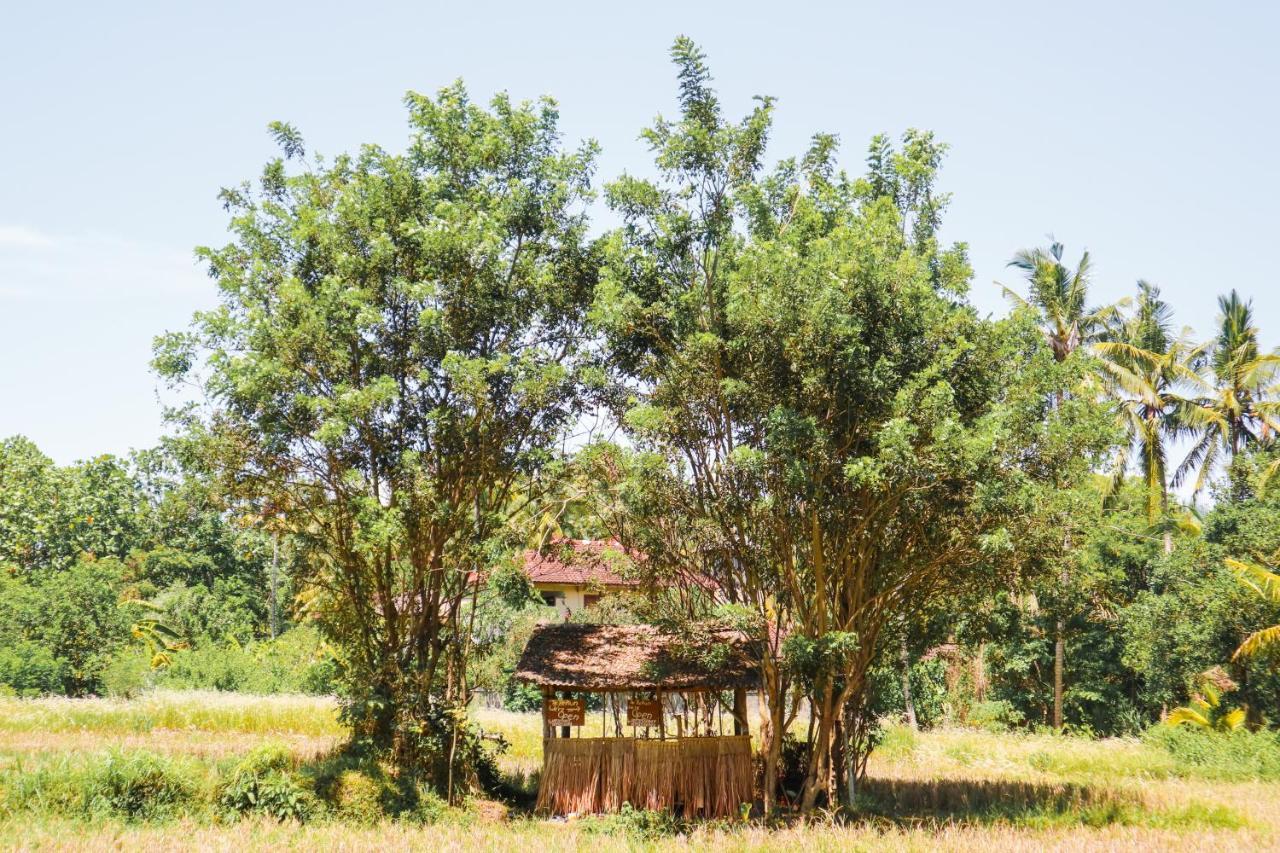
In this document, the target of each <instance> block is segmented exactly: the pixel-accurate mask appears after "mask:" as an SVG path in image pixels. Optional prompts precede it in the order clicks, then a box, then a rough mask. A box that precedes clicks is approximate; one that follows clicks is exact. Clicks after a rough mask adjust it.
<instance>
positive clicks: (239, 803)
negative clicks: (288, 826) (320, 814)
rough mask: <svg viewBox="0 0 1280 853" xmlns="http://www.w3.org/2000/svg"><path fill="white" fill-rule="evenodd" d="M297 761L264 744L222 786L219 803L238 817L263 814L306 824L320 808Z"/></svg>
mask: <svg viewBox="0 0 1280 853" xmlns="http://www.w3.org/2000/svg"><path fill="white" fill-rule="evenodd" d="M295 765H296V762H295V761H294V758H293V755H292V754H291V753H290V752H289V750H288V749H287V748H285V747H282V746H276V745H271V744H268V745H264V746H260V747H258V748H257V749H255V750H254V751H253V752H251V753H249V755H247V756H245V757H244V759H242V760H241V761H240V763H239V764H237V765H236V767H235V769H234V770H233V771H232V773H231V776H230V778H229V779H228V780H227V781H226V783H225V784H224V785H223V786H222V790H221V793H220V794H219V795H218V804H219V806H221V807H222V808H223V809H225V810H227V811H229V812H232V813H235V814H249V813H256V814H264V815H267V816H269V817H273V818H275V819H276V820H289V819H292V820H298V821H305V820H307V819H308V818H310V817H312V816H313V815H314V814H315V813H316V811H317V810H318V808H319V803H318V802H317V800H316V799H315V795H314V794H313V793H312V792H311V791H310V790H309V789H308V788H307V787H306V785H305V784H304V783H303V781H302V780H301V779H300V778H299V777H298V775H297V774H296V772H295V769H296V766H295Z"/></svg>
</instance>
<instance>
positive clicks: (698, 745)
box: [538, 735, 752, 817]
mask: <svg viewBox="0 0 1280 853" xmlns="http://www.w3.org/2000/svg"><path fill="white" fill-rule="evenodd" d="M544 747H545V763H544V766H543V770H542V782H541V785H540V787H539V789H538V811H539V812H541V813H543V814H593V813H597V812H609V811H617V810H618V809H619V808H621V806H622V804H623V803H631V804H632V805H633V806H636V807H638V808H646V809H670V810H672V811H675V812H679V813H681V814H683V815H685V816H689V817H693V816H699V817H732V816H735V815H737V814H738V809H739V807H740V806H741V804H742V803H746V802H750V801H751V797H752V788H751V785H752V767H751V738H750V737H748V736H746V735H740V736H730V737H694V738H673V739H671V740H635V739H630V738H568V739H561V738H550V739H548V740H547V741H546V742H545V744H544Z"/></svg>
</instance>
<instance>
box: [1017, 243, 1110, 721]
mask: <svg viewBox="0 0 1280 853" xmlns="http://www.w3.org/2000/svg"><path fill="white" fill-rule="evenodd" d="M1051 239H1052V238H1051ZM1064 252H1065V247H1064V246H1063V244H1061V243H1059V242H1057V241H1056V240H1054V241H1053V242H1051V243H1050V244H1049V248H1048V249H1044V248H1035V249H1022V250H1020V251H1019V252H1018V253H1017V254H1015V255H1014V256H1013V260H1011V261H1009V266H1011V267H1014V268H1015V269H1019V270H1021V271H1022V273H1023V275H1024V276H1025V277H1026V280H1027V286H1028V295H1027V297H1026V298H1025V299H1024V298H1023V297H1022V296H1020V295H1018V294H1017V293H1015V292H1014V291H1012V290H1010V289H1009V288H1007V287H1006V288H1004V292H1005V295H1006V296H1008V297H1009V299H1010V300H1011V301H1013V302H1014V303H1015V304H1018V305H1023V306H1026V307H1030V308H1031V309H1033V310H1034V311H1036V312H1037V314H1038V315H1039V317H1040V319H1041V328H1042V330H1043V332H1044V339H1045V341H1046V342H1047V343H1048V344H1049V348H1050V349H1051V350H1053V357H1054V358H1055V359H1057V361H1058V362H1059V363H1062V362H1065V361H1067V360H1068V359H1070V358H1071V356H1072V355H1074V354H1075V353H1076V351H1077V350H1079V349H1080V347H1081V346H1082V345H1083V344H1086V343H1090V342H1092V341H1094V340H1095V339H1097V337H1098V336H1099V335H1101V334H1102V333H1103V332H1104V331H1105V329H1106V327H1107V323H1108V322H1109V321H1110V320H1111V319H1112V318H1114V317H1115V314H1116V310H1117V309H1116V307H1115V306H1105V307H1102V308H1095V307H1091V306H1090V305H1089V276H1090V272H1091V268H1090V265H1089V253H1088V252H1087V251H1086V252H1084V253H1083V254H1082V255H1081V256H1080V261H1079V262H1078V263H1077V264H1076V266H1075V269H1072V268H1071V267H1069V266H1067V265H1066V264H1065V263H1063V261H1062V256H1063V253H1064ZM1055 402H1056V403H1058V404H1060V403H1061V402H1062V395H1058V396H1057V398H1056V400H1055ZM1065 486H1066V484H1065V483H1064V484H1063V487H1064V488H1065ZM1070 551H1071V531H1070V530H1067V531H1066V532H1065V533H1064V538H1063V553H1064V560H1063V562H1062V566H1061V568H1060V570H1059V575H1060V577H1059V582H1060V584H1061V585H1062V587H1064V588H1065V587H1066V586H1067V583H1068V580H1069V579H1068V577H1067V574H1066V573H1067V563H1066V560H1065V555H1066V554H1067V553H1069V552H1070ZM1054 634H1055V636H1054V648H1053V726H1054V728H1058V729H1060V728H1062V695H1063V693H1062V691H1063V678H1064V673H1065V670H1066V657H1067V645H1066V643H1067V641H1066V626H1065V623H1064V620H1063V618H1062V616H1061V614H1060V615H1059V618H1058V620H1057V622H1056V623H1055V626H1054Z"/></svg>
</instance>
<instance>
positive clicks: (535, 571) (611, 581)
mask: <svg viewBox="0 0 1280 853" xmlns="http://www.w3.org/2000/svg"><path fill="white" fill-rule="evenodd" d="M630 562H631V558H630V557H629V556H628V555H627V552H626V550H625V549H624V548H623V547H622V545H620V544H619V543H617V542H615V541H611V540H592V539H554V540H552V542H551V544H550V545H548V546H547V547H546V548H545V549H544V550H542V551H536V550H534V549H532V548H531V549H529V550H527V551H525V552H524V570H525V574H527V575H528V576H529V580H530V582H531V583H532V584H533V588H534V589H536V590H537V591H538V594H539V595H541V596H542V600H543V601H544V602H546V603H547V605H548V606H550V607H554V608H556V610H558V611H560V614H561V615H562V616H564V617H566V618H568V617H569V616H570V615H572V614H574V613H577V612H578V611H579V610H581V609H583V608H585V607H590V606H591V605H593V604H595V603H596V602H597V601H599V600H600V598H601V596H604V595H607V594H609V593H615V592H623V591H626V590H631V589H635V588H637V587H639V586H640V582H639V581H637V580H634V579H632V578H629V577H627V576H626V570H627V567H628V566H629V565H630Z"/></svg>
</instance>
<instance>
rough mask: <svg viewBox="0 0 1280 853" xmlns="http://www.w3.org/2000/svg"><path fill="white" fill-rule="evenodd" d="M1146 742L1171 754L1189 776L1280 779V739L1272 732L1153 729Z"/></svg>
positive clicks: (1155, 727) (1163, 727)
mask: <svg viewBox="0 0 1280 853" xmlns="http://www.w3.org/2000/svg"><path fill="white" fill-rule="evenodd" d="M1143 740H1144V741H1146V742H1147V743H1149V744H1151V745H1152V746H1155V747H1158V748H1159V749H1161V750H1163V751H1165V752H1166V753H1168V754H1169V755H1171V756H1172V757H1173V758H1174V760H1175V761H1176V762H1177V765H1178V767H1179V769H1180V771H1181V772H1183V773H1185V774H1187V775H1194V776H1199V777H1202V778H1208V779H1221V780H1230V781H1236V782H1246V781H1251V780H1276V779H1280V737H1277V735H1276V733H1275V732H1272V731H1259V732H1250V731H1248V730H1246V729H1235V730H1233V731H1226V732H1222V731H1214V730H1203V729H1199V728H1195V727H1188V726H1177V727H1172V726H1153V727H1152V728H1150V729H1148V730H1147V732H1146V733H1145V734H1144V735H1143Z"/></svg>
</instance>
